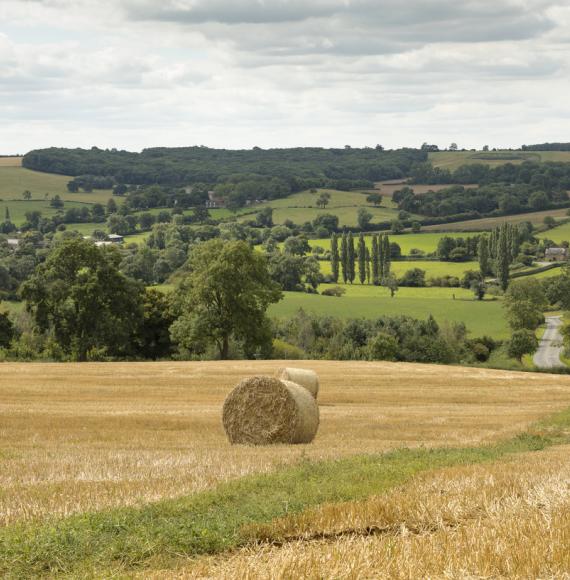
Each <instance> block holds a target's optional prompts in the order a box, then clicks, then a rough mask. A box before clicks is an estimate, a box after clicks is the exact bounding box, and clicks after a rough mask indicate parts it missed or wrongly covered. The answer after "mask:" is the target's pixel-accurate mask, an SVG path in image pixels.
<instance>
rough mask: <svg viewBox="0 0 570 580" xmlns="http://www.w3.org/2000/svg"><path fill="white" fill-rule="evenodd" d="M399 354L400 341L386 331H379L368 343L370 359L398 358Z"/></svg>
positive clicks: (392, 359)
mask: <svg viewBox="0 0 570 580" xmlns="http://www.w3.org/2000/svg"><path fill="white" fill-rule="evenodd" d="M397 354H398V341H397V340H396V339H395V338H394V337H393V336H392V335H391V334H388V333H386V332H380V333H378V334H377V335H376V336H375V337H374V338H373V339H372V340H370V342H369V343H368V356H369V358H370V360H391V361H394V360H396V355H397Z"/></svg>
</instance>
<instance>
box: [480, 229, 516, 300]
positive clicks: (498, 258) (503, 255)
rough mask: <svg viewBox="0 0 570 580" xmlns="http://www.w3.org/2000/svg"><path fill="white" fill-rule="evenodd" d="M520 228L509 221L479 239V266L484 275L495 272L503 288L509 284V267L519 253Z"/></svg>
mask: <svg viewBox="0 0 570 580" xmlns="http://www.w3.org/2000/svg"><path fill="white" fill-rule="evenodd" d="M520 246H521V239H520V234H519V229H518V227H517V226H513V225H511V224H508V223H504V224H503V225H502V226H501V227H498V228H496V229H494V230H493V231H492V232H491V235H490V236H486V235H484V236H481V238H480V239H479V248H478V255H479V268H480V270H481V274H482V275H483V276H489V275H492V274H494V275H495V276H496V277H497V281H498V283H499V285H500V286H501V288H502V289H503V290H506V289H507V288H508V286H509V268H510V266H511V264H513V263H514V262H515V260H516V258H517V256H518V255H519V251H520Z"/></svg>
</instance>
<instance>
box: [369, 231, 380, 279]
mask: <svg viewBox="0 0 570 580" xmlns="http://www.w3.org/2000/svg"><path fill="white" fill-rule="evenodd" d="M371 259H372V284H374V286H378V285H379V284H380V274H379V272H380V268H379V263H378V261H379V256H378V236H377V235H376V234H374V235H373V236H372V256H371Z"/></svg>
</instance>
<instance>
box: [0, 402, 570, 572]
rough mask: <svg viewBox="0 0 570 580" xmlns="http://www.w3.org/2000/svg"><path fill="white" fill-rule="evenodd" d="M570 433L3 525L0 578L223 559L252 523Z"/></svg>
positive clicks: (538, 429)
mask: <svg viewBox="0 0 570 580" xmlns="http://www.w3.org/2000/svg"><path fill="white" fill-rule="evenodd" d="M569 427H570V411H569V410H567V411H564V412H563V413H560V414H558V415H556V416H554V417H553V418H551V419H549V420H546V421H543V422H541V423H540V424H537V425H536V426H535V427H534V428H532V429H530V430H529V431H528V432H525V433H523V434H521V435H519V436H517V437H514V438H512V439H509V440H507V441H504V442H501V443H498V444H495V445H489V446H484V447H469V448H446V449H433V450H428V449H416V450H408V449H401V450H397V451H393V452H390V453H386V454H382V455H374V456H356V457H351V458H348V459H342V460H338V461H324V462H309V461H306V462H301V463H300V464H299V465H297V466H294V467H289V468H286V469H282V470H279V471H276V472H274V473H271V474H264V475H254V476H249V477H245V478H242V479H238V480H234V481H231V482H229V483H225V484H222V485H220V486H218V487H217V488H216V489H214V490H213V491H208V492H203V493H198V494H195V495H192V496H188V497H183V498H179V499H174V500H166V501H161V502H157V503H153V504H150V505H147V506H144V507H140V508H122V509H115V510H109V511H104V512H99V513H86V514H80V515H76V516H72V517H69V518H66V519H64V520H59V521H53V522H48V523H40V524H36V525H34V524H31V525H16V526H9V527H6V528H4V529H2V530H1V531H0V574H2V576H3V577H4V578H23V577H26V578H29V577H32V576H40V575H48V574H49V575H54V574H67V575H69V574H72V575H74V576H77V577H85V576H88V575H96V576H97V577H110V576H113V575H115V574H120V573H124V572H127V571H132V570H136V569H144V567H145V566H157V565H160V566H168V565H169V564H173V563H174V562H175V560H176V559H178V558H180V557H190V556H199V555H203V554H216V553H220V552H223V551H226V550H229V549H235V548H237V547H239V546H242V545H244V544H246V543H248V542H250V541H251V537H248V535H247V534H246V533H245V531H244V528H245V527H246V526H247V525H248V524H251V523H269V522H271V521H272V520H273V519H275V518H279V517H283V516H285V515H287V514H290V513H298V512H301V511H303V510H305V509H308V508H311V507H314V506H317V505H319V504H322V503H325V502H341V501H348V500H358V499H364V498H366V497H369V496H371V495H376V494H378V493H381V492H383V491H386V490H388V489H390V488H392V487H394V486H396V485H400V484H403V483H405V482H406V481H409V480H410V478H412V477H413V476H414V475H416V474H418V473H420V472H423V471H427V470H434V469H439V468H443V467H450V466H454V465H462V464H473V463H482V462H488V461H495V460H499V459H501V458H503V457H505V456H507V455H511V454H516V453H523V452H530V451H539V450H542V449H545V448H546V447H549V446H552V445H556V444H567V443H570V436H569V435H568V433H567V431H566V430H567V429H568V428H569Z"/></svg>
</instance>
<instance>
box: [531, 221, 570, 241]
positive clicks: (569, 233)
mask: <svg viewBox="0 0 570 580" xmlns="http://www.w3.org/2000/svg"><path fill="white" fill-rule="evenodd" d="M536 237H537V238H540V239H548V240H552V241H553V242H556V243H557V244H561V243H562V242H570V222H566V223H564V224H562V225H560V226H557V227H555V228H552V229H551V230H547V231H545V232H542V233H540V234H537V236H536Z"/></svg>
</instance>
